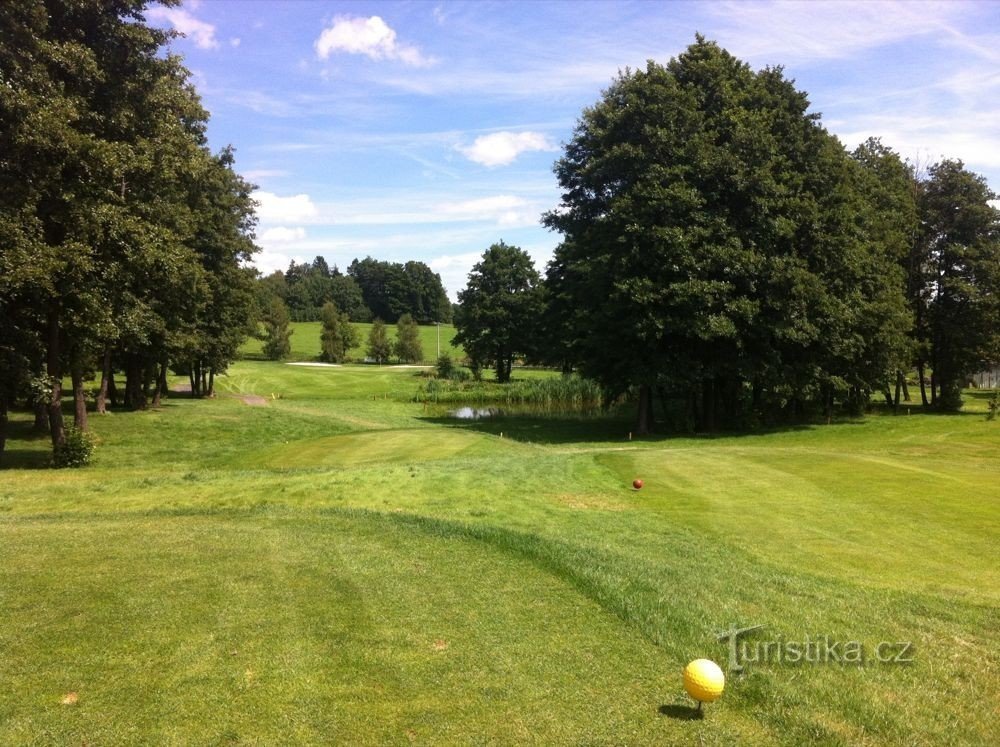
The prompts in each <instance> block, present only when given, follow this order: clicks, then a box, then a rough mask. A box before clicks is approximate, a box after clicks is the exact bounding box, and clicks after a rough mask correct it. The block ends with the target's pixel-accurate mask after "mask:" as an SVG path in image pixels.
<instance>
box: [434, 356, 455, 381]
mask: <svg viewBox="0 0 1000 747" xmlns="http://www.w3.org/2000/svg"><path fill="white" fill-rule="evenodd" d="M454 371H455V364H454V363H452V361H451V356H450V355H448V354H447V353H445V354H444V355H442V356H441V357H440V358H438V359H437V375H438V378H439V379H450V378H451V375H452V373H454Z"/></svg>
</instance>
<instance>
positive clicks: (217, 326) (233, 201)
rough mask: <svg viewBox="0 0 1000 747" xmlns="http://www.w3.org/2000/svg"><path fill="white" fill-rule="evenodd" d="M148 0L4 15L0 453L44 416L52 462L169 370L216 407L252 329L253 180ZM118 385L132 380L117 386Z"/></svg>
mask: <svg viewBox="0 0 1000 747" xmlns="http://www.w3.org/2000/svg"><path fill="white" fill-rule="evenodd" d="M146 5H147V3H146V2H145V1H144V0H115V2H106V1H105V0H73V1H72V2H70V1H69V0H20V1H19V2H12V3H2V4H0V82H2V84H0V454H2V449H3V447H4V445H5V441H6V424H7V413H8V409H9V407H10V406H11V405H12V404H13V403H15V402H18V401H23V402H25V403H26V404H27V405H28V406H29V407H32V408H33V409H34V410H35V415H36V418H35V423H36V428H38V429H40V430H42V431H48V433H49V435H50V437H51V440H52V445H53V450H54V454H55V456H56V461H57V463H58V462H59V460H60V454H61V453H62V452H63V451H64V450H65V448H66V444H67V426H66V425H65V424H64V422H63V414H62V400H63V391H62V388H63V383H62V382H63V377H64V376H65V375H68V376H69V378H70V380H71V382H72V396H73V400H74V402H75V408H74V413H75V415H74V425H75V430H72V433H71V435H72V434H73V433H79V432H80V431H85V430H86V428H87V403H86V399H85V390H84V381H85V380H86V379H87V378H88V377H90V376H93V375H95V374H97V375H100V380H101V384H100V391H99V393H98V395H97V410H98V411H99V412H103V411H104V410H105V409H106V408H107V406H108V405H109V403H114V402H116V401H117V402H122V403H124V404H125V405H126V406H128V407H131V408H136V409H141V408H144V407H146V406H147V404H148V403H149V402H150V401H152V402H153V404H156V403H158V401H159V398H160V396H161V394H162V393H163V391H164V390H165V388H166V376H167V369H168V367H170V366H173V367H174V370H175V371H177V372H181V373H187V374H188V375H189V376H190V382H191V387H192V390H193V392H194V393H195V394H196V395H211V394H212V390H213V384H214V376H215V375H216V374H218V373H220V372H222V371H224V370H225V369H226V366H227V365H228V364H229V363H230V362H231V361H232V360H233V358H234V356H235V355H236V351H237V348H238V346H239V345H240V343H241V342H242V340H243V339H244V338H245V336H246V334H247V332H248V331H250V330H251V329H252V328H253V326H254V325H253V306H254V283H253V278H254V276H255V274H256V273H255V271H254V270H253V269H252V268H248V267H247V262H248V261H249V260H250V258H251V255H252V254H253V252H254V251H255V250H256V247H255V246H254V243H253V229H254V226H255V216H254V202H253V200H252V199H251V197H250V194H251V190H252V185H250V184H248V183H247V182H246V181H244V180H243V179H242V178H241V177H240V176H239V175H238V174H237V173H236V172H235V171H234V169H233V153H232V150H231V149H228V148H227V149H223V150H222V151H221V152H219V153H213V152H211V151H210V150H209V148H208V145H207V141H206V137H205V129H206V123H207V121H208V113H207V112H206V111H205V109H204V108H202V106H201V103H200V100H199V98H198V96H197V94H196V93H195V90H194V88H193V86H192V85H191V82H190V75H189V73H188V71H187V70H186V69H185V68H184V67H183V66H182V65H181V63H180V60H179V58H178V57H176V56H174V55H173V54H170V53H169V52H167V53H164V45H165V44H166V43H167V41H168V40H169V39H170V38H171V36H172V34H171V33H169V32H164V31H160V30H157V29H155V28H151V27H150V26H148V25H147V24H146V23H145V20H144V17H143V12H144V10H145V7H146ZM118 374H121V378H118V377H117V375H118Z"/></svg>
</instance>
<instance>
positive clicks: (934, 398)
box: [931, 367, 938, 407]
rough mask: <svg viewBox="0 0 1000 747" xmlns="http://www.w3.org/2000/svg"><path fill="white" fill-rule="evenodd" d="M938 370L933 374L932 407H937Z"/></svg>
mask: <svg viewBox="0 0 1000 747" xmlns="http://www.w3.org/2000/svg"><path fill="white" fill-rule="evenodd" d="M937 385H938V369H937V367H935V368H934V370H933V371H932V372H931V407H937Z"/></svg>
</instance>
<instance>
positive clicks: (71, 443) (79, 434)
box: [52, 425, 94, 467]
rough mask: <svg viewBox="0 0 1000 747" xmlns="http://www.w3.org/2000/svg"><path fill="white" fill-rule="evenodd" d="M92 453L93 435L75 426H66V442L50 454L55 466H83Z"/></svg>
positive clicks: (88, 461) (87, 462) (88, 460)
mask: <svg viewBox="0 0 1000 747" xmlns="http://www.w3.org/2000/svg"><path fill="white" fill-rule="evenodd" d="M93 453H94V437H93V436H91V435H90V434H89V433H87V432H86V431H82V430H80V429H79V428H77V427H75V426H72V425H71V426H68V427H67V428H66V443H64V444H63V445H62V446H60V447H58V448H57V449H56V450H55V452H54V453H53V455H52V461H53V463H54V464H55V466H56V467H83V466H85V465H87V464H89V463H90V457H91V455H92V454H93Z"/></svg>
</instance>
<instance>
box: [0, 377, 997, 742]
mask: <svg viewBox="0 0 1000 747" xmlns="http://www.w3.org/2000/svg"><path fill="white" fill-rule="evenodd" d="M520 375H531V376H543V375H545V374H542V373H539V372H531V373H530V374H527V373H525V374H520ZM419 382H420V378H419V376H418V374H417V373H416V372H414V371H413V370H412V369H411V370H407V369H393V368H381V369H379V368H377V367H372V366H345V367H341V368H321V369H316V368H302V367H296V366H288V365H285V364H280V363H270V362H244V363H240V364H238V365H236V366H234V367H233V369H232V371H231V374H230V376H229V377H226V378H224V379H223V380H222V382H221V388H222V389H223V391H224V392H225V395H224V396H220V397H219V398H218V399H216V400H214V401H202V402H198V401H193V400H190V399H186V398H184V397H183V396H175V397H171V398H170V399H169V400H167V401H166V403H165V406H164V407H163V408H162V409H161V410H159V411H156V412H146V413H125V412H117V413H114V414H112V415H109V416H107V417H104V418H98V417H94V418H93V421H92V422H93V428H94V431H95V433H96V435H97V436H98V437H99V439H100V440H101V445H100V447H99V449H98V451H97V453H96V458H95V462H94V464H93V465H92V466H91V467H89V468H87V469H85V470H77V471H59V472H53V471H47V470H41V469H38V468H37V467H38V466H39V465H40V464H42V463H44V459H45V442H44V440H35V441H31V440H24V439H19V440H16V441H14V442H12V443H11V444H10V447H11V448H12V453H11V454H10V455H9V456H10V462H11V463H12V464H13V465H15V467H14V468H12V469H9V470H5V471H4V472H2V473H0V595H2V596H0V614H2V622H3V625H2V626H0V671H2V672H3V673H4V680H5V687H4V688H0V743H3V744H24V743H59V744H64V743H84V742H86V743H93V744H108V743H114V744H121V743H133V744H149V743H156V744H195V743H197V744H217V743H234V744H277V743H282V744H287V743H300V744H310V743H324V742H327V743H341V744H382V743H389V744H393V743H395V744H410V743H418V744H468V743H479V742H482V743H505V744H524V743H539V744H582V743H585V744H692V743H694V744H698V743H703V744H761V745H763V744H776V743H781V744H796V745H797V744H805V743H822V744H901V745H902V744H907V745H910V744H928V745H930V744H942V743H952V744H984V745H987V744H994V743H995V737H996V734H997V731H996V729H997V727H996V723H997V720H996V718H997V711H998V708H1000V695H998V693H1000V653H998V652H1000V633H998V630H1000V578H998V575H997V569H998V561H1000V550H998V545H1000V543H998V538H1000V479H998V478H1000V458H998V455H1000V423H998V422H987V421H986V419H985V416H984V412H985V401H986V400H985V397H983V396H979V395H982V394H983V393H975V394H974V396H972V397H970V402H969V410H970V412H969V413H968V414H961V415H954V416H938V415H921V414H919V413H914V414H900V415H896V416H894V415H891V414H875V415H872V416H870V417H868V418H867V419H864V420H858V421H850V422H844V423H838V424H834V425H832V426H822V427H806V428H794V429H786V430H780V431H775V432H772V433H766V434H759V435H748V436H740V435H726V436H719V437H714V438H708V437H705V438H663V439H648V440H632V441H630V440H629V439H628V429H629V427H630V426H629V420H628V417H627V415H620V416H619V415H610V416H607V417H602V418H574V417H571V416H566V417H558V418H546V417H541V416H521V417H507V418H501V419H498V420H492V421H491V420H487V421H472V422H468V421H455V420H451V419H448V418H446V417H442V413H441V411H440V410H428V409H427V408H425V407H424V406H423V405H421V404H415V403H411V402H409V401H408V399H409V397H410V396H412V393H413V391H415V389H416V387H417V385H418V384H419ZM248 394H254V395H258V396H261V397H264V398H265V400H266V404H264V405H262V406H261V405H256V406H251V405H248V404H246V403H245V401H244V400H243V399H242V397H243V396H245V395H248ZM249 401H256V400H249ZM904 412H905V411H904ZM16 420H17V422H16V423H15V430H16V434H17V435H18V436H21V435H23V433H24V429H25V428H26V425H27V416H26V415H18V416H17V419H16ZM501 433H502V436H501ZM634 477H642V478H643V480H644V481H645V486H644V487H643V489H642V490H641V491H635V490H633V489H632V488H631V481H632V479H633V478H634ZM731 625H737V626H749V625H763V626H765V627H764V628H763V629H762V630H761V631H759V632H757V633H755V634H754V635H753V636H751V637H750V638H749V640H751V641H765V640H779V641H803V640H805V639H806V638H808V639H810V640H814V641H815V640H817V639H818V638H822V637H824V636H826V637H827V638H828V639H829V640H831V641H842V642H844V641H858V642H859V644H860V645H862V646H863V648H864V651H865V653H866V660H865V662H864V663H863V664H860V665H859V664H853V663H842V662H841V663H836V662H827V663H825V664H823V663H808V664H807V663H802V662H799V663H791V662H787V661H786V662H777V661H773V660H772V661H762V662H757V663H747V664H746V667H745V669H744V671H743V672H741V673H740V672H735V671H732V670H731V669H730V666H729V663H728V661H727V658H728V657H727V647H726V644H725V643H723V642H720V641H719V640H718V635H719V633H720V632H721V631H723V630H725V629H727V628H728V627H730V626H731ZM883 642H887V643H890V644H892V645H893V646H896V645H897V644H903V643H910V644H912V647H911V649H910V650H909V654H910V655H912V659H913V661H912V662H910V663H907V664H901V663H892V662H885V663H882V662H879V661H878V660H877V659H876V657H875V655H874V653H875V651H876V648H877V646H878V645H879V644H880V643H883ZM888 650H890V651H894V650H899V649H898V648H897V649H888ZM703 656H704V657H709V658H712V659H715V660H716V661H718V662H719V663H720V664H721V665H722V666H723V668H724V669H726V670H727V674H728V677H729V679H728V682H727V688H726V692H725V694H724V695H723V697H722V699H721V700H720V701H719V702H718V703H716V704H713V705H710V706H707V707H706V709H707V717H706V718H705V719H702V720H698V719H692V718H690V716H691V715H692V713H691V711H690V708H689V706H690V705H692V704H691V702H690V701H688V700H687V699H686V698H685V696H684V694H683V690H682V687H681V682H680V669H681V667H683V665H684V664H685V663H686V662H687V661H689V660H691V659H693V658H697V657H703ZM71 692H72V693H76V696H77V702H76V704H75V705H63V704H62V703H61V701H62V699H63V698H65V697H66V695H67V694H68V693H71Z"/></svg>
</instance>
